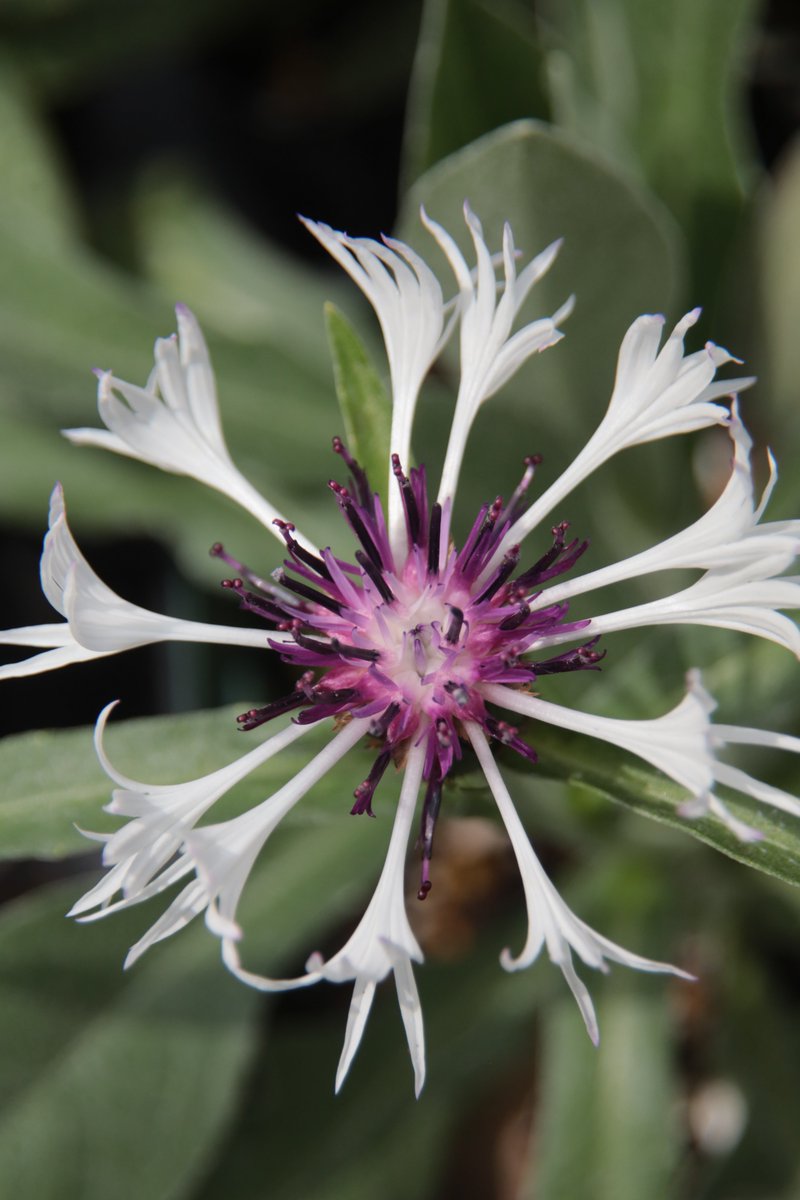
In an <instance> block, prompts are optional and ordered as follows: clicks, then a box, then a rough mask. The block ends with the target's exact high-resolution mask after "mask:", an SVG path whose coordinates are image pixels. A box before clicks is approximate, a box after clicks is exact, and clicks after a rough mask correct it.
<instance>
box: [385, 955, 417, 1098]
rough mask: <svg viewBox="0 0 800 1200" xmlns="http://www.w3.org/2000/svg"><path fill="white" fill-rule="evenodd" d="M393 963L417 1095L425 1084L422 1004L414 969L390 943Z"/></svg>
mask: <svg viewBox="0 0 800 1200" xmlns="http://www.w3.org/2000/svg"><path fill="white" fill-rule="evenodd" d="M387 949H388V952H389V955H390V956H391V958H392V961H393V963H394V982H395V986H396V987H397V1001H398V1004H399V1005H400V1015H401V1017H402V1018H403V1028H404V1029H405V1031H406V1041H407V1042H408V1053H409V1054H410V1056H411V1065H412V1066H413V1068H414V1094H415V1095H416V1096H417V1097H419V1094H420V1092H421V1091H422V1088H423V1086H424V1084H425V1030H424V1027H423V1023H422V1005H421V1004H420V1002H419V992H418V991H417V982H416V980H415V979H414V969H413V967H412V966H411V962H410V960H409V959H408V958H406V957H405V955H404V954H400V953H398V952H397V951H396V950H395V948H394V947H393V946H391V945H389V946H388V947H387Z"/></svg>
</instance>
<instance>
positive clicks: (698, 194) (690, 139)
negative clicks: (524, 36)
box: [537, 0, 757, 301]
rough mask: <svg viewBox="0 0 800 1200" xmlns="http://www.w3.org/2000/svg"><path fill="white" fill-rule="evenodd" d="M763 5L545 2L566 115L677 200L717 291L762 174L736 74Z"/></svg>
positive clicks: (552, 63) (555, 82) (562, 117)
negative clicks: (749, 193) (744, 207)
mask: <svg viewBox="0 0 800 1200" xmlns="http://www.w3.org/2000/svg"><path fill="white" fill-rule="evenodd" d="M756 9H757V6H756V4H755V3H754V2H753V0H734V2H733V3H732V2H731V0H711V2H707V3H704V4H696V3H694V0H672V2H671V3H669V4H662V3H658V0H646V2H645V3H641V0H545V2H544V3H543V4H541V5H537V14H538V16H539V20H540V27H541V31H542V40H543V41H544V42H545V44H547V45H548V46H549V53H548V56H547V76H548V83H549V91H550V95H551V98H552V105H553V113H554V120H555V121H556V122H557V123H558V124H560V125H561V126H562V127H563V128H565V129H568V130H570V131H571V132H573V133H575V134H577V135H579V136H580V137H581V138H583V139H585V140H586V141H587V142H591V144H592V145H594V146H595V147H597V148H598V149H600V150H601V151H602V152H603V153H604V154H605V155H606V156H607V157H608V159H609V160H610V161H616V162H618V163H620V164H622V165H624V166H626V167H628V168H629V169H631V170H633V171H634V172H636V173H638V174H640V175H641V177H642V178H644V179H645V180H647V182H648V183H649V184H650V186H651V187H652V188H653V190H654V191H655V192H656V194H657V195H658V196H659V197H660V199H661V200H663V201H664V202H665V203H666V204H667V205H668V207H669V208H670V209H671V211H672V213H673V215H674V216H675V217H676V218H677V219H678V221H679V223H680V225H681V228H682V229H683V230H684V232H685V233H686V235H687V238H688V241H689V245H690V246H691V248H692V250H693V252H694V254H695V255H696V257H693V259H692V268H693V273H694V274H696V275H700V276H701V280H700V282H699V283H698V284H697V286H698V287H699V290H700V293H701V294H700V297H699V298H701V299H702V298H705V299H706V301H707V300H708V299H709V296H708V294H707V293H706V288H707V287H708V286H710V280H711V279H713V278H714V277H715V274H716V270H717V267H718V264H719V261H720V259H721V258H722V256H723V255H724V254H725V253H727V252H728V250H729V249H730V246H731V241H732V238H733V236H734V234H735V232H736V222H737V219H738V215H739V212H740V209H741V203H742V198H743V194H744V187H745V185H746V184H749V183H751V181H752V176H753V174H754V167H753V164H752V154H751V153H750V146H749V144H748V137H749V135H748V134H747V133H746V132H745V128H746V117H745V108H744V97H743V94H742V92H741V91H740V90H739V89H737V88H736V87H735V84H736V83H737V82H738V80H739V78H740V75H741V72H742V60H743V56H744V52H745V47H746V45H747V37H748V34H749V33H750V30H751V28H752V23H753V20H754V17H755V13H756ZM706 272H707V273H706Z"/></svg>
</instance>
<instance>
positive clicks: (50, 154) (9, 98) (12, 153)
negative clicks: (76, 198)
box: [0, 53, 77, 254]
mask: <svg viewBox="0 0 800 1200" xmlns="http://www.w3.org/2000/svg"><path fill="white" fill-rule="evenodd" d="M0 162H2V163H3V187H2V190H0V220H2V221H3V222H4V223H6V224H7V225H8V226H9V227H11V228H13V229H15V230H18V231H21V230H26V231H30V233H31V234H32V235H33V236H35V237H36V238H37V240H38V241H39V242H41V243H42V244H43V245H46V246H47V247H48V249H49V251H50V253H51V254H53V253H58V251H59V250H60V249H62V248H63V247H64V245H66V244H67V243H69V242H72V241H74V239H75V236H76V233H77V215H76V213H75V211H74V208H73V204H72V199H71V197H70V195H69V192H68V189H67V187H66V185H65V182H64V180H63V179H62V177H61V172H60V170H59V166H60V164H59V161H58V155H57V151H56V147H55V144H54V142H53V141H51V139H50V138H49V137H48V135H47V133H46V131H45V128H44V125H43V122H41V121H40V120H39V116H38V113H37V112H36V110H35V108H34V104H33V99H32V97H31V96H30V95H29V93H28V89H27V87H26V86H25V83H24V82H23V79H22V77H21V74H20V72H19V71H18V70H17V68H16V66H14V65H13V64H12V61H11V59H10V56H9V55H8V54H7V53H6V54H4V55H3V56H2V57H0Z"/></svg>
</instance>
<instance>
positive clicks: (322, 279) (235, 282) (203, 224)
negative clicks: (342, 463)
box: [138, 180, 350, 377]
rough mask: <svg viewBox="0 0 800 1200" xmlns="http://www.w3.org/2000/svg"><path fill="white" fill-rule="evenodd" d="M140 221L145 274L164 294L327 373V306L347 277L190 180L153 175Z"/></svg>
mask: <svg viewBox="0 0 800 1200" xmlns="http://www.w3.org/2000/svg"><path fill="white" fill-rule="evenodd" d="M310 215H312V216H313V215H315V214H310ZM138 224H139V240H140V243H141V254H142V256H143V259H144V263H145V267H146V271H147V275H148V277H149V278H150V279H152V280H153V281H154V282H156V283H158V284H159V285H160V287H161V288H162V289H163V291H164V294H165V295H168V296H174V297H175V299H176V300H183V301H184V302H185V303H186V304H188V305H189V307H190V308H192V309H193V310H194V311H195V312H196V314H197V316H198V317H199V318H200V320H201V321H202V322H203V323H204V325H207V326H208V327H210V328H214V329H216V330H217V331H218V332H219V333H222V334H224V335H225V336H226V337H227V338H230V339H231V340H232V341H233V342H234V343H236V344H243V345H244V346H246V345H247V344H248V343H252V342H254V343H256V344H258V343H261V342H263V343H266V344H269V345H272V346H279V347H282V348H284V349H286V350H288V351H289V352H290V353H291V354H292V355H293V356H294V357H295V358H296V359H297V360H298V361H300V362H302V363H304V364H306V365H307V367H309V368H310V367H312V366H313V368H314V371H315V372H316V373H317V374H318V375H319V376H320V377H325V376H326V374H327V371H328V347H327V345H326V341H325V331H324V326H323V320H322V306H323V304H324V303H325V301H326V300H336V301H337V302H338V300H339V296H340V293H341V294H344V293H345V292H347V293H348V294H350V291H349V289H348V288H347V287H346V285H345V284H344V277H343V276H342V279H341V281H340V280H339V278H338V277H337V276H335V275H323V274H322V273H321V272H320V273H317V272H315V271H311V270H310V269H309V268H308V267H306V266H305V265H304V264H303V263H301V262H300V261H294V260H292V259H290V258H289V257H288V256H286V255H285V254H283V253H281V252H280V251H279V250H278V249H277V247H275V246H272V245H270V244H269V243H268V242H267V241H265V240H264V239H263V238H260V237H258V236H257V235H256V233H255V232H254V231H251V230H249V229H248V227H247V226H246V225H245V224H244V222H243V221H242V220H241V219H237V218H236V217H235V216H234V215H233V214H232V213H230V212H228V211H227V210H226V209H224V208H223V207H222V205H221V204H220V203H219V202H218V201H215V200H212V199H211V198H209V197H208V196H206V195H204V194H203V192H202V191H201V190H200V189H199V186H198V184H197V183H196V182H193V181H191V180H175V181H173V182H164V183H159V182H158V181H152V182H150V184H149V186H148V187H147V188H145V189H143V191H142V195H141V198H140V200H139V204H138ZM310 241H311V237H310V235H309V243H310Z"/></svg>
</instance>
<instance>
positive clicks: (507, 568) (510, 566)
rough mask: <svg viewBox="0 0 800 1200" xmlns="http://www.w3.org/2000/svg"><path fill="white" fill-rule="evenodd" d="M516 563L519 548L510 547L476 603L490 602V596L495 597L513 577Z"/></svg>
mask: <svg viewBox="0 0 800 1200" xmlns="http://www.w3.org/2000/svg"><path fill="white" fill-rule="evenodd" d="M518 563H519V546H512V547H511V549H510V550H508V551H507V553H506V554H504V555H503V559H502V561H501V563H500V566H499V567H498V568H497V571H496V572H495V574H494V576H493V578H492V579H490V581H489V584H488V586H487V587H486V589H485V590H484V591H483V592H481V594H480V596H478V599H477V601H476V603H478V604H483V603H484V602H485V601H486V600H491V598H492V596H495V595H496V594H497V593H498V592H499V591H500V588H501V587H502V586H503V584H504V583H505V582H506V580H507V579H508V578H509V577H510V576H511V575H513V573H514V571H516V569H517V564H518Z"/></svg>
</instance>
